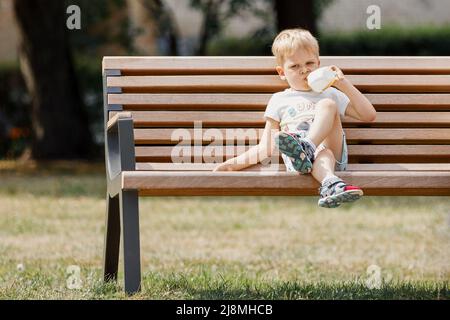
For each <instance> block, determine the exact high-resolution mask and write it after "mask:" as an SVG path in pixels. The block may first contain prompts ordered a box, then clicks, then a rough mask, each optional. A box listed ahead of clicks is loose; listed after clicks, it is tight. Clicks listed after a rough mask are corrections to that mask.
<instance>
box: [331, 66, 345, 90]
mask: <svg viewBox="0 0 450 320" xmlns="http://www.w3.org/2000/svg"><path fill="white" fill-rule="evenodd" d="M331 70H333V71H334V72H336V74H337V77H338V79H337V80H336V81H335V82H334V83H333V87H336V88H338V89H340V87H341V86H342V85H344V83H345V82H346V81H347V78H345V75H344V73H343V72H342V70H341V69H339V67H337V66H331Z"/></svg>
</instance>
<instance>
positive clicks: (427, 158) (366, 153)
mask: <svg viewBox="0 0 450 320" xmlns="http://www.w3.org/2000/svg"><path fill="white" fill-rule="evenodd" d="M248 148H249V146H226V147H216V148H213V147H211V146H209V147H202V146H197V147H189V146H183V147H181V146H178V147H177V148H175V147H173V146H158V147H140V146H138V147H136V148H135V151H136V159H137V161H139V162H152V161H155V162H169V161H171V159H172V157H171V155H172V152H174V155H175V156H178V157H183V156H186V157H188V154H190V155H191V160H192V161H193V162H197V160H198V161H200V162H201V161H202V156H203V157H205V158H208V159H220V161H223V159H229V158H231V157H235V156H236V155H238V154H240V152H244V151H245V150H248ZM184 152H186V153H184ZM348 152H349V161H350V162H352V163H354V162H361V161H373V162H374V163H386V162H397V163H398V162H406V163H414V162H450V145H349V146H348Z"/></svg>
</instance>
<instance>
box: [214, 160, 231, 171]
mask: <svg viewBox="0 0 450 320" xmlns="http://www.w3.org/2000/svg"><path fill="white" fill-rule="evenodd" d="M216 171H233V166H232V164H230V163H228V162H227V161H225V162H223V163H219V164H218V165H217V166H216V167H215V168H214V169H213V172H216Z"/></svg>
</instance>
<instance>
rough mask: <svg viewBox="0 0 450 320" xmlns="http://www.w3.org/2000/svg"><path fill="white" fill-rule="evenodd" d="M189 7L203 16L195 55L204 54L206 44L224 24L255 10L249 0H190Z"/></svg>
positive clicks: (218, 32)
mask: <svg viewBox="0 0 450 320" xmlns="http://www.w3.org/2000/svg"><path fill="white" fill-rule="evenodd" d="M191 7H193V8H195V9H197V10H200V11H201V12H202V14H203V21H202V27H201V30H200V36H199V44H198V47H197V51H196V53H195V54H196V55H199V56H203V55H205V54H206V48H207V46H208V43H209V41H210V40H211V39H213V38H214V37H217V36H219V35H220V33H221V31H222V29H223V27H224V25H225V24H226V22H227V21H228V20H229V19H230V18H232V17H233V16H236V15H237V14H240V13H241V12H244V11H250V10H257V9H255V7H254V1H250V0H191Z"/></svg>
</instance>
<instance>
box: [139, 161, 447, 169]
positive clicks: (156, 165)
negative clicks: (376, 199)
mask: <svg viewBox="0 0 450 320" xmlns="http://www.w3.org/2000/svg"><path fill="white" fill-rule="evenodd" d="M216 166H217V164H216V163H161V162H138V163H136V170H140V171H212V170H213V169H214V168H215V167H216ZM241 171H286V166H285V165H284V164H272V165H262V164H260V163H258V164H256V165H253V166H250V167H248V168H245V169H243V170H241ZM346 171H450V164H449V163H376V164H368V163H350V164H349V165H348V166H347V170H346Z"/></svg>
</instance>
